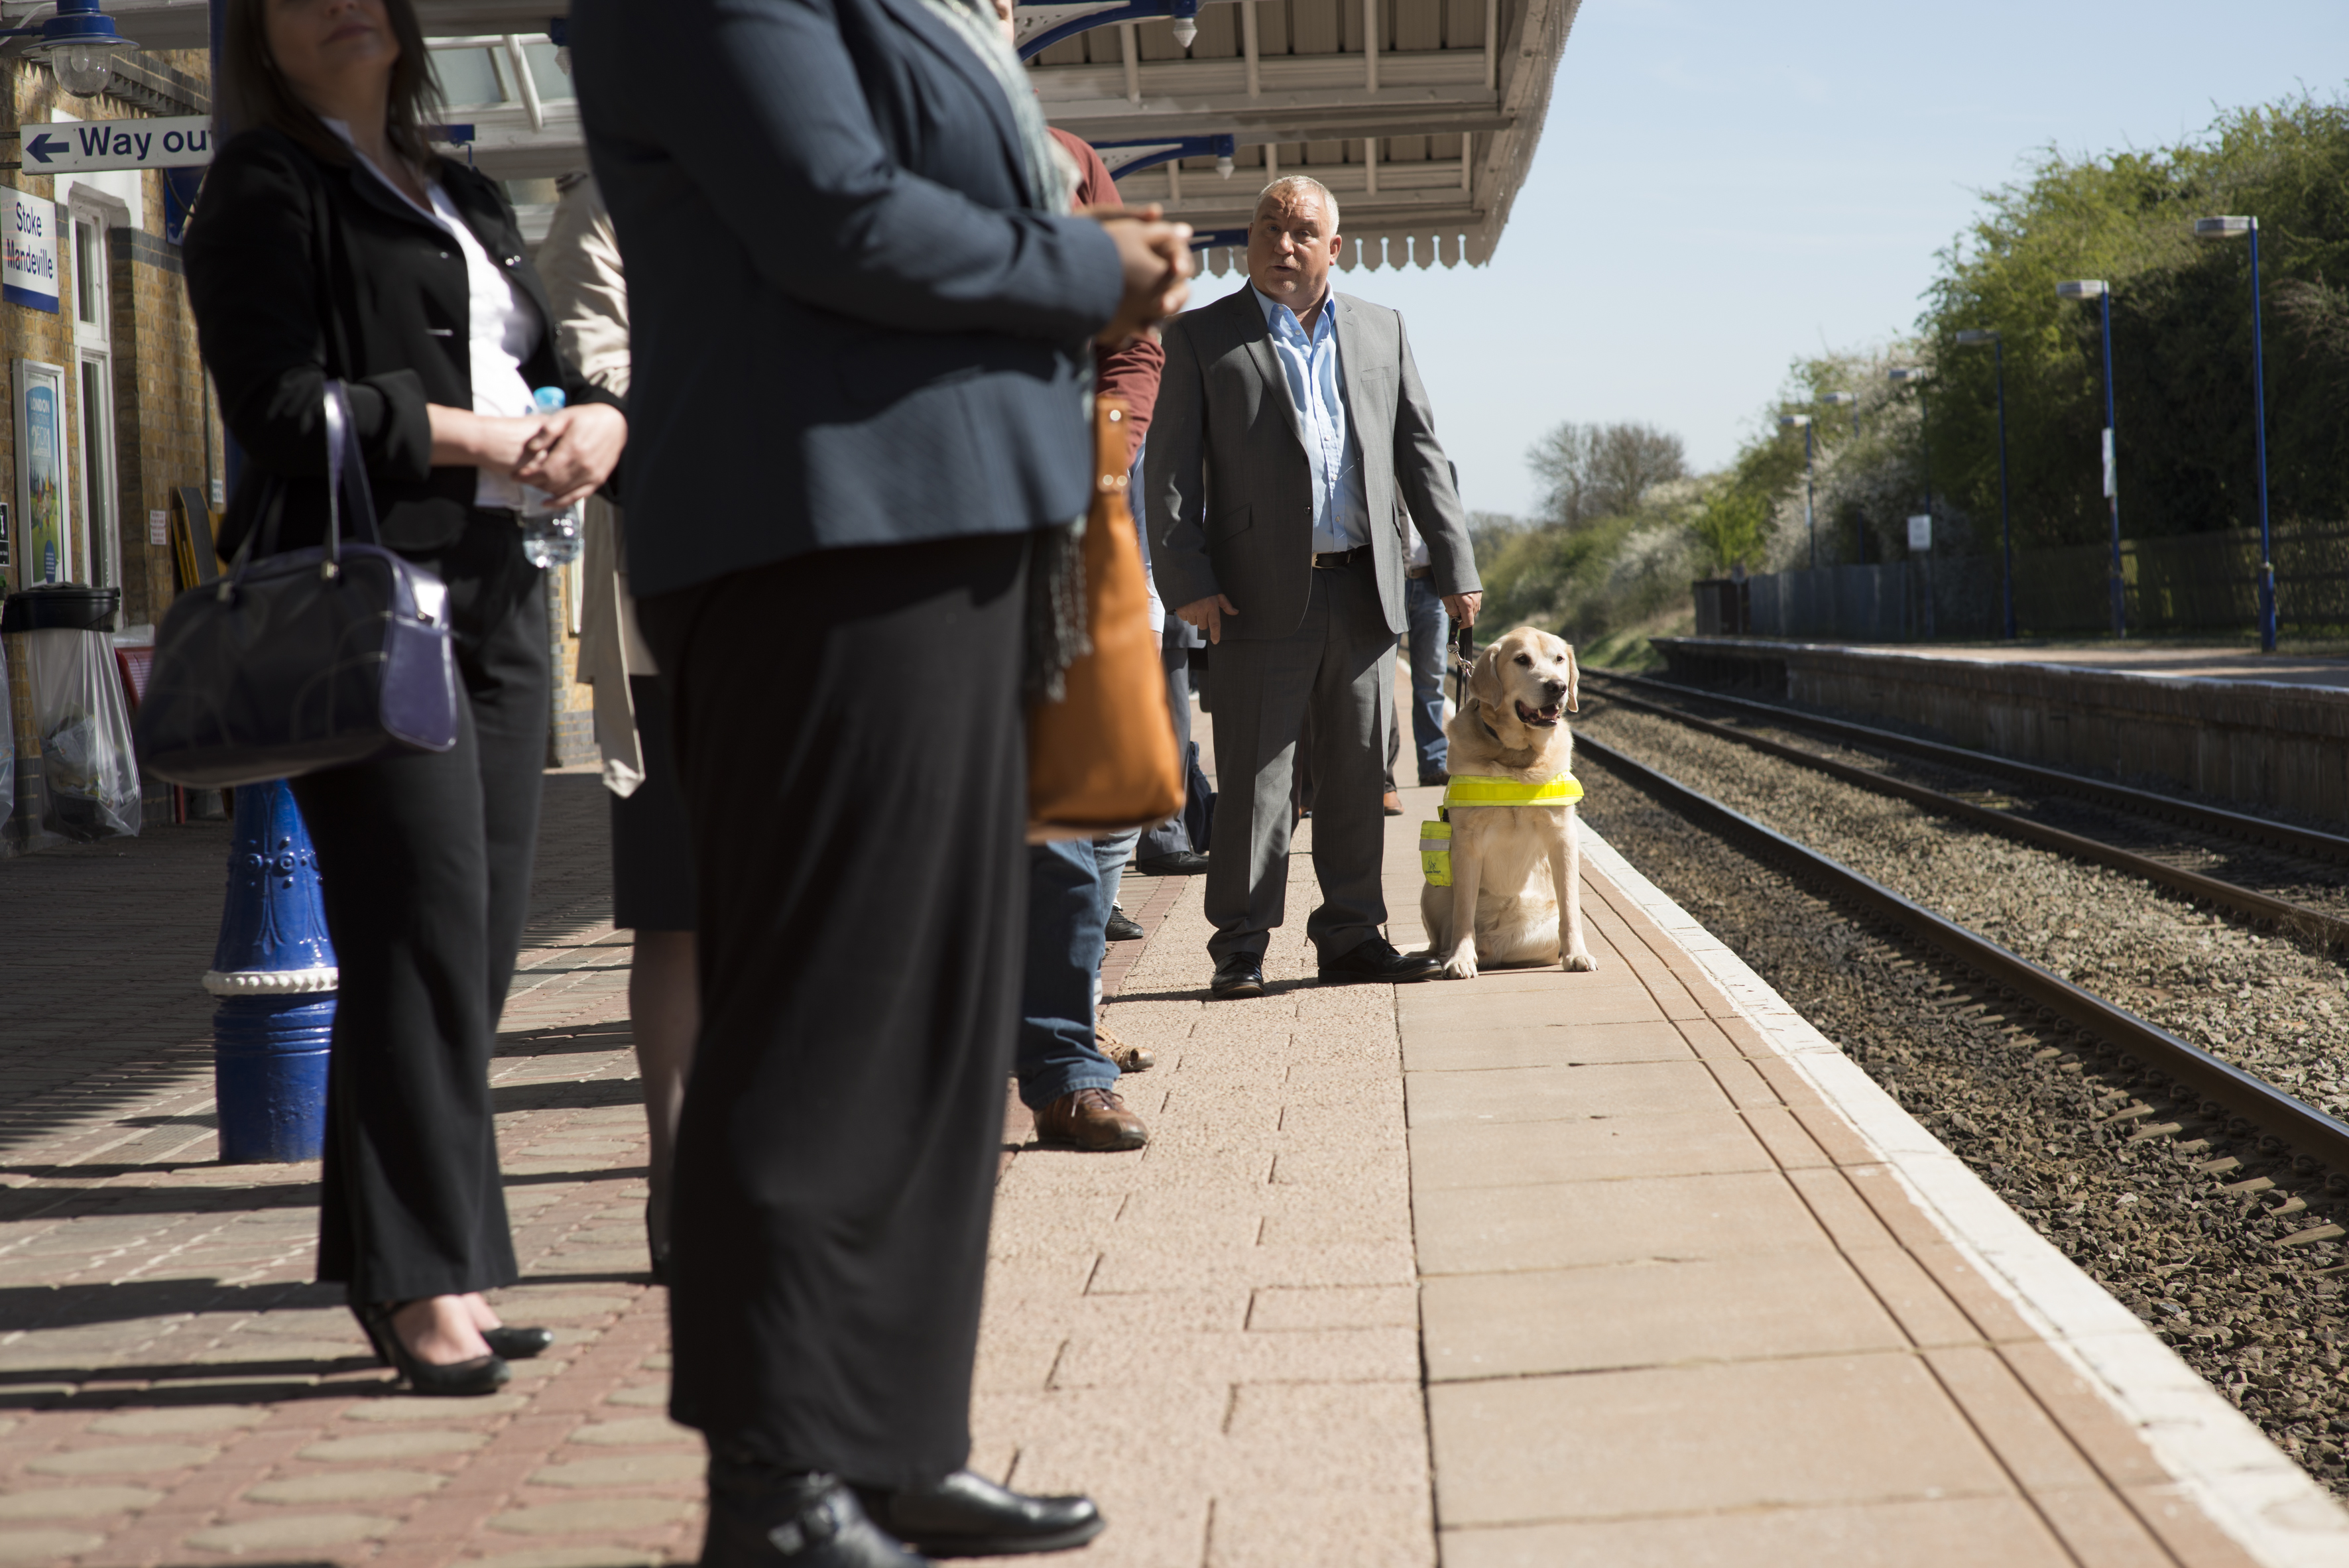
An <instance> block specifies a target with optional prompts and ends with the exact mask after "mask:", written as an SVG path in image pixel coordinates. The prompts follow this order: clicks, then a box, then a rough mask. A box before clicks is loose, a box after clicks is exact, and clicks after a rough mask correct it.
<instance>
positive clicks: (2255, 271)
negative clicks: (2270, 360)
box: [2194, 218, 2276, 654]
mask: <svg viewBox="0 0 2349 1568" xmlns="http://www.w3.org/2000/svg"><path fill="white" fill-rule="evenodd" d="M2194 232H2195V234H2196V236H2197V237H2199V238H2200V239H2205V240H2231V239H2233V238H2234V237H2235V236H2236V235H2238V234H2245V235H2248V236H2250V238H2251V429H2252V434H2253V437H2254V442H2253V444H2254V445H2255V446H2256V448H2257V449H2258V451H2259V462H2260V651H2261V653H2263V654H2271V653H2274V652H2275V648H2276V593H2275V561H2274V558H2273V556H2272V554H2271V552H2270V550H2269V548H2268V378H2267V368H2266V366H2265V364H2264V363H2263V361H2262V357H2261V347H2260V221H2259V220H2258V219H2257V218H2197V219H2195V220H2194Z"/></svg>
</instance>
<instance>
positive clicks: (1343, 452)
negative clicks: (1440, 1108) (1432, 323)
mask: <svg viewBox="0 0 2349 1568" xmlns="http://www.w3.org/2000/svg"><path fill="white" fill-rule="evenodd" d="M1343 243H1344V241H1343V240H1342V239H1341V238H1340V235H1339V232H1338V203H1337V200H1336V198H1334V197H1332V196H1331V195H1330V192H1329V191H1328V190H1327V189H1325V188H1324V187H1323V186H1322V185H1321V183H1320V181H1316V180H1310V179H1307V178H1304V177H1302V176H1295V175H1292V176H1290V177H1289V178H1288V179H1284V180H1277V181H1273V183H1272V184H1270V185H1268V186H1267V187H1266V188H1265V191H1264V194H1263V195H1262V196H1261V197H1260V198H1258V199H1257V209H1256V218H1255V221H1254V222H1253V223H1252V224H1251V226H1250V228H1249V232H1248V253H1247V261H1248V281H1249V284H1250V286H1249V287H1247V288H1245V289H1242V290H1241V291H1240V292H1239V293H1237V294H1233V295H1232V296H1231V297H1229V298H1227V299H1223V300H1218V301H1217V302H1216V304H1212V305H1209V306H1207V307H1206V308H1205V309H1202V310H1197V311H1194V312H1192V313H1191V314H1189V315H1184V316H1180V317H1177V318H1176V319H1174V321H1172V322H1170V323H1168V324H1167V325H1166V327H1165V341H1166V369H1165V374H1164V377H1163V378H1162V380H1161V381H1160V383H1159V389H1158V407H1157V412H1156V414H1155V416H1154V419H1153V422H1152V425H1151V428H1150V446H1149V449H1148V450H1147V452H1146V453H1145V454H1144V456H1143V485H1144V490H1145V492H1146V493H1145V497H1144V500H1145V503H1146V504H1147V506H1148V508H1149V518H1150V527H1151V535H1152V538H1153V540H1154V553H1153V556H1152V562H1153V566H1154V570H1155V572H1156V573H1157V579H1158V589H1159V593H1160V596H1161V597H1162V598H1164V600H1165V602H1166V603H1169V604H1172V605H1174V606H1176V610H1175V614H1178V615H1180V616H1182V617H1183V619H1184V620H1185V621H1188V622H1189V623H1190V624H1193V625H1195V626H1197V627H1198V628H1199V629H1200V630H1202V631H1204V632H1205V633H1206V634H1207V639H1208V641H1210V642H1211V643H1214V644H1215V645H1216V652H1215V656H1214V657H1213V658H1212V659H1210V660H1209V661H1208V664H1207V688H1208V695H1209V698H1210V707H1211V708H1212V710H1213V714H1214V718H1215V726H1216V730H1215V734H1216V769H1217V773H1218V776H1219V783H1220V789H1218V791H1217V796H1216V824H1215V837H1214V841H1213V844H1212V848H1211V850H1210V852H1209V855H1208V862H1207V890H1206V911H1207V918H1208V919H1209V920H1210V921H1212V922H1213V923H1215V927H1216V934H1215V936H1214V937H1213V938H1212V939H1210V940H1209V942H1208V944H1207V951H1208V952H1209V953H1210V954H1212V955H1213V956H1214V958H1215V960H1216V978H1215V984H1214V990H1215V994H1216V995H1218V996H1254V995H1260V994H1261V993H1262V992H1263V990H1264V968H1263V965H1264V952H1265V947H1266V945H1267V944H1268V942H1269V941H1270V939H1271V932H1272V928H1273V927H1274V926H1277V925H1278V924H1279V923H1281V915H1282V903H1283V894H1284V893H1285V892H1287V887H1288V840H1289V831H1290V828H1291V825H1292V819H1291V817H1290V812H1289V779H1290V775H1291V773H1292V771H1293V769H1294V768H1295V765H1296V750H1297V743H1298V736H1299V732H1300V730H1303V729H1305V728H1306V727H1307V722H1306V721H1307V720H1308V718H1310V721H1311V722H1310V730H1311V735H1310V739H1309V744H1310V745H1311V747H1312V748H1313V749H1312V758H1311V760H1312V769H1313V778H1314V790H1315V793H1314V799H1313V868H1314V872H1315V874H1316V875H1317V876H1318V877H1319V880H1320V883H1321V904H1320V907H1319V908H1318V909H1316V910H1315V911H1314V912H1313V913H1312V915H1311V917H1310V918H1309V920H1308V922H1307V923H1306V930H1307V933H1308V934H1309V935H1310V936H1311V938H1312V941H1313V946H1314V950H1315V952H1316V953H1317V954H1319V960H1320V976H1321V979H1322V980H1323V981H1324V982H1325V983H1330V982H1335V983H1348V982H1356V981H1390V982H1392V981H1402V980H1425V979H1428V978H1430V977H1432V976H1433V975H1437V974H1439V973H1441V972H1442V967H1443V965H1442V963H1441V961H1440V960H1437V959H1435V958H1432V957H1428V956H1425V955H1423V954H1409V955H1406V954H1401V953H1397V952H1396V951H1395V950H1394V948H1393V947H1392V946H1391V945H1390V944H1388V943H1387V941H1386V939H1385V938H1384V937H1383V936H1381V934H1380V927H1381V926H1382V925H1384V924H1385V923H1386V918H1387V913H1386V899H1385V897H1384V895H1383V894H1382V893H1381V891H1380V876H1379V873H1380V862H1381V856H1382V851H1383V849H1384V844H1385V837H1386V830H1385V819H1384V812H1383V811H1382V810H1381V795H1382V794H1383V793H1384V791H1385V789H1386V783H1385V774H1386V761H1387V735H1388V727H1390V726H1391V725H1392V724H1393V723H1394V706H1395V705H1394V657H1395V642H1396V638H1397V637H1398V636H1399V635H1400V634H1402V630H1403V626H1404V624H1405V617H1404V608H1403V581H1404V577H1403V538H1402V509H1403V508H1405V507H1408V508H1409V509H1410V512H1411V515H1412V517H1413V519H1415V520H1416V521H1417V522H1418V525H1419V529H1420V531H1421V533H1422V534H1423V536H1424V537H1425V538H1426V541H1427V547H1428V558H1429V561H1430V562H1431V564H1432V565H1433V586H1434V588H1435V589H1436V591H1437V592H1438V593H1441V594H1442V595H1443V596H1444V608H1445V609H1446V610H1447V611H1449V612H1450V613H1451V614H1452V616H1453V618H1454V620H1457V621H1459V622H1460V623H1462V624H1470V623H1473V622H1474V621H1475V618H1476V608H1477V604H1478V602H1479V599H1480V597H1481V595H1480V593H1479V592H1478V589H1479V583H1477V579H1476V559H1475V552H1474V551H1473V550H1472V549H1471V547H1470V545H1469V542H1468V526H1467V519H1466V516H1465V515H1464V513H1463V512H1462V511H1461V507H1460V497H1459V494H1458V492H1457V491H1456V490H1454V488H1453V483H1452V474H1451V469H1450V466H1449V465H1448V464H1447V463H1446V462H1445V460H1444V449H1443V448H1441V447H1439V446H1438V445H1437V444H1436V440H1435V427H1434V420H1433V417H1432V415H1431V413H1430V411H1429V408H1428V404H1427V392H1426V389H1425V388H1423V387H1421V385H1420V382H1419V369H1418V366H1415V365H1414V364H1413V362H1412V356H1411V346H1410V344H1409V343H1408V342H1407V341H1406V340H1405V339H1404V336H1403V330H1402V317H1401V316H1400V315H1396V314H1395V313H1394V312H1393V311H1391V310H1387V309H1385V308H1383V307H1381V306H1379V305H1375V304H1369V303H1368V302H1366V301H1363V300H1359V299H1355V298H1353V297H1351V296H1350V295H1347V294H1338V293H1336V292H1334V291H1333V290H1332V289H1331V288H1330V268H1331V267H1332V266H1333V265H1334V264H1335V263H1336V261H1337V259H1338V254H1339V249H1340V246H1341V245H1342V244H1343Z"/></svg>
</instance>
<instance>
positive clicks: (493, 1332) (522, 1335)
mask: <svg viewBox="0 0 2349 1568" xmlns="http://www.w3.org/2000/svg"><path fill="white" fill-rule="evenodd" d="M481 1338H482V1340H483V1342H484V1343H486V1344H487V1345H488V1346H489V1347H490V1354H491V1355H492V1356H502V1357H505V1359H507V1360H508V1361H527V1360H529V1359H530V1358H531V1357H533V1356H537V1355H541V1354H543V1352H545V1351H549V1350H552V1349H554V1330H553V1329H552V1328H484V1329H483V1330H481Z"/></svg>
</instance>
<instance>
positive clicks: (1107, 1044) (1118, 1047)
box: [1093, 1021, 1158, 1073]
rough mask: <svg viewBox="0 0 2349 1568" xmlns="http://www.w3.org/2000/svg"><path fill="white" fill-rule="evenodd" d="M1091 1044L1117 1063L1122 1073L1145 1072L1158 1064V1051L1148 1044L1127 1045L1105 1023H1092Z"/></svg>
mask: <svg viewBox="0 0 2349 1568" xmlns="http://www.w3.org/2000/svg"><path fill="white" fill-rule="evenodd" d="M1093 1044H1094V1045H1095V1046H1096V1047H1100V1050H1101V1054H1102V1055H1103V1056H1105V1057H1108V1058H1109V1059H1110V1060H1112V1061H1113V1062H1115V1063H1116V1064H1117V1070H1118V1071H1120V1072H1122V1073H1146V1072H1148V1071H1149V1070H1150V1069H1151V1068H1154V1067H1156V1066H1157V1065H1158V1053H1157V1052H1156V1051H1154V1050H1152V1049H1151V1048H1150V1047H1148V1046H1129V1045H1127V1044H1126V1043H1125V1042H1124V1041H1123V1040H1121V1039H1119V1038H1118V1037H1116V1036H1115V1035H1113V1034H1112V1033H1110V1028H1109V1026H1108V1025H1107V1024H1104V1023H1101V1022H1099V1021H1096V1022H1095V1023H1094V1025H1093Z"/></svg>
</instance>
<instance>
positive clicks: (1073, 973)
mask: <svg viewBox="0 0 2349 1568" xmlns="http://www.w3.org/2000/svg"><path fill="white" fill-rule="evenodd" d="M1103 847H1105V846H1096V845H1094V844H1092V842H1090V841H1086V840H1083V839H1064V840H1061V841H1056V842H1053V843H1049V844H1032V845H1030V846H1029V850H1028V958H1027V965H1026V968H1025V970H1024V971H1023V973H1022V975H1021V978H1020V986H1019V1044H1018V1047H1016V1055H1015V1057H1014V1059H1013V1070H1014V1071H1016V1072H1017V1073H1018V1074H1019V1099H1020V1101H1021V1103H1023V1104H1025V1105H1026V1106H1027V1107H1028V1109H1030V1110H1041V1109H1043V1108H1044V1107H1046V1106H1048V1105H1050V1104H1051V1103H1052V1102H1053V1101H1054V1100H1056V1099H1060V1098H1061V1096H1062V1095H1064V1094H1074V1093H1075V1092H1076V1091H1077V1090H1079V1089H1081V1088H1115V1087H1116V1086H1117V1077H1118V1073H1117V1064H1116V1063H1115V1062H1112V1061H1111V1060H1110V1059H1109V1058H1108V1057H1105V1056H1103V1055H1102V1054H1101V1051H1100V1049H1099V1048H1098V1047H1096V1046H1095V1045H1094V1044H1093V995H1094V987H1095V986H1096V985H1098V983H1099V976H1100V974H1101V963H1102V949H1103V948H1104V947H1105V946H1106V944H1107V943H1106V939H1105V938H1104V937H1103V936H1102V928H1103V927H1104V926H1105V925H1106V924H1107V923H1108V922H1109V905H1110V896H1111V894H1110V884H1109V880H1108V879H1107V878H1106V877H1104V876H1103V875H1102V864H1101V854H1100V850H1101V849H1102V848H1103ZM1117 860H1118V864H1119V865H1121V866H1123V864H1124V863H1125V854H1124V851H1122V850H1121V851H1119V853H1118V857H1117Z"/></svg>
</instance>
